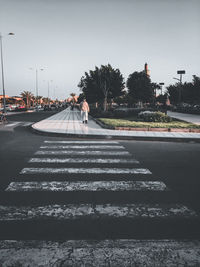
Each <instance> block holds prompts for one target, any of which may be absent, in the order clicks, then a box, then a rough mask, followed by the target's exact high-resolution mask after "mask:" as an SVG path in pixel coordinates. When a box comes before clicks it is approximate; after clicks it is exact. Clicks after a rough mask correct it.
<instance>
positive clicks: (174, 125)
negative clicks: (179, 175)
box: [96, 111, 200, 132]
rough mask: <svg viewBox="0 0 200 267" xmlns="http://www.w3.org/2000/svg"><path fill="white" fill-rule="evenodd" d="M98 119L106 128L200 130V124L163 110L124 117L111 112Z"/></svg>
mask: <svg viewBox="0 0 200 267" xmlns="http://www.w3.org/2000/svg"><path fill="white" fill-rule="evenodd" d="M105 115H106V114H105ZM96 121H97V123H99V124H100V125H101V126H102V127H104V128H107V129H115V130H129V131H131V130H132V131H165V132H200V125H196V124H193V123H189V122H185V121H181V120H178V119H175V118H172V117H169V116H167V115H165V113H162V112H150V111H144V112H140V113H139V114H138V115H131V116H127V117H123V118H122V117H121V116H117V114H115V115H113V116H112V114H109V117H103V118H102V117H99V118H96Z"/></svg>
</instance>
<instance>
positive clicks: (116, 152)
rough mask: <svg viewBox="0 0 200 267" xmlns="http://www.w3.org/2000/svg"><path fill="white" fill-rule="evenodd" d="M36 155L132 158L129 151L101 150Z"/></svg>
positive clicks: (64, 151) (47, 152)
mask: <svg viewBox="0 0 200 267" xmlns="http://www.w3.org/2000/svg"><path fill="white" fill-rule="evenodd" d="M35 155H83V156H87V155H95V156H96V155H105V156H106V155H108V156H110V155H113V156H124V155H126V156H131V155H130V153H129V152H128V151H100V150H93V151H90V150H85V151H75V150H48V151H43V150H39V151H37V152H35Z"/></svg>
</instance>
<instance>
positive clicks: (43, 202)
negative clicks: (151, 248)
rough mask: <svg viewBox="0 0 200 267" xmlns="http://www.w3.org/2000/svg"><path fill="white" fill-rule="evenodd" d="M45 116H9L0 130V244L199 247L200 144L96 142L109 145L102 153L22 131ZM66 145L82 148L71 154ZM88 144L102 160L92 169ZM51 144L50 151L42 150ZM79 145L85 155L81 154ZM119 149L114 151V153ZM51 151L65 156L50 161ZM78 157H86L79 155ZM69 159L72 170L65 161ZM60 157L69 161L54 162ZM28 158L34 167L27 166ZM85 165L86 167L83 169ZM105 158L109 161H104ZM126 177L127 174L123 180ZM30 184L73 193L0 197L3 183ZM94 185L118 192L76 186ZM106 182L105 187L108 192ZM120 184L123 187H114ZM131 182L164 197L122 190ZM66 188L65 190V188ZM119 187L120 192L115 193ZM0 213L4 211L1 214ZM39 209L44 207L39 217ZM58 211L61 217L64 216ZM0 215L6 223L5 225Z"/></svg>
mask: <svg viewBox="0 0 200 267" xmlns="http://www.w3.org/2000/svg"><path fill="white" fill-rule="evenodd" d="M51 114H52V113H51V112H39V113H25V114H17V115H11V116H9V124H8V125H6V126H0V140H1V146H0V166H1V167H0V173H1V175H0V176H1V178H0V192H1V194H0V213H1V216H2V218H1V219H0V239H1V240H6V239H7V240H9V239H10V240H12V239H15V240H30V239H32V240H33V239H34V240H54V241H55V240H63V241H64V240H68V239H72V240H75V239H93V240H94V239H97V240H104V239H130V238H132V239H139V240H145V239H154V240H155V239H191V240H194V239H195V240H197V239H198V240H199V238H200V230H199V222H200V221H199V213H200V175H199V174H200V161H199V159H200V144H198V143H180V142H179V143H175V142H174V143H173V142H170V143H169V142H155V141H154V142H149V141H124V140H123V141H120V140H114V141H112V140H101V141H105V142H108V144H106V145H108V146H109V145H111V148H109V147H107V148H106V147H104V146H105V144H103V143H100V144H98V140H95V139H91V140H86V139H72V138H64V137H48V136H43V135H39V134H36V133H34V132H32V131H31V129H30V125H29V124H31V123H33V122H36V121H40V120H42V119H44V118H45V117H48V116H50V115H51ZM58 141H62V142H63V141H64V143H62V142H60V143H59V142H58ZM70 141H72V142H70ZM74 141H76V142H77V144H78V145H80V143H81V145H82V146H83V147H79V148H78V147H77V148H75V147H74V145H75V144H76V143H74ZM79 141H80V142H79ZM82 141H86V142H85V143H84V142H82ZM91 141H92V142H94V141H97V143H96V144H95V145H97V147H98V148H99V151H100V152H98V153H100V154H99V155H100V156H98V157H101V160H104V162H101V164H100V163H99V162H96V163H95V162H93V163H92V160H95V157H96V156H94V153H93V152H94V148H92V146H91V144H92V143H91ZM56 142H57V143H56ZM109 142H110V143H109ZM52 145H53V146H54V147H53V148H49V147H48V146H52ZM58 145H60V146H61V147H57V146H58ZM86 145H87V148H86V147H84V146H86ZM92 145H94V144H92ZM62 146H64V147H62ZM70 146H71V147H70ZM90 146H91V147H90ZM115 146H116V147H115ZM117 146H118V147H117ZM119 146H122V148H120V149H119ZM47 147H48V149H51V151H53V152H52V153H53V154H52V155H48V153H46V151H47V150H48V149H47V150H46V148H47ZM72 148H74V150H72ZM106 149H107V150H106ZM56 150H58V151H60V150H64V151H66V152H65V153H67V154H66V155H64V156H63V155H62V154H58V155H57V156H56V154H55V151H56ZM86 150H87V151H89V152H88V154H87V153H83V154H80V152H81V153H82V152H83V151H84V152H86ZM96 150H98V149H97V148H96ZM118 150H119V151H118ZM38 151H42V152H39V153H38ZM69 151H71V152H69ZM74 151H75V152H74ZM103 151H104V152H105V151H107V152H109V153H110V152H111V153H112V155H109V153H108V154H107V155H106V153H105V154H104V152H103ZM121 151H122V156H121V154H120V153H121ZM124 152H125V154H124V155H125V156H123V153H124ZM41 153H44V155H43V154H41ZM45 153H46V154H45ZM59 153H60V152H59ZM69 153H71V154H69ZM74 153H77V154H74ZM78 153H79V154H78ZM95 153H97V152H95ZM126 153H129V155H128V156H129V157H126ZM77 157H78V158H79V160H80V163H77V162H74V161H73V159H74V160H75V161H76V159H77ZM46 158H48V160H49V159H51V160H52V159H53V160H54V159H55V158H57V161H56V162H54V163H53V162H52V163H50V162H46V163H44V162H42V161H41V159H43V160H44V159H45V160H46ZM66 158H68V160H70V161H71V162H68V163H66V162H64V161H63V162H62V160H66ZM122 158H123V160H124V161H125V162H123V164H122V165H120V164H119V163H118V161H113V162H112V160H113V159H114V160H119V159H122ZM30 159H32V160H33V161H34V160H35V162H32V163H30V162H29V161H30ZM58 159H59V160H60V162H59V161H58ZM86 159H87V160H88V162H86V161H85V162H84V160H86ZM108 159H110V160H111V162H106V160H108ZM127 159H128V160H127ZM129 160H130V161H129ZM131 160H132V162H131ZM134 161H138V162H134ZM122 166H123V167H122ZM133 169H134V170H133ZM91 170H92V171H91ZM132 171H133V172H134V171H135V173H130V172H132ZM141 171H142V172H143V173H140V172H141ZM148 172H149V173H148ZM31 181H34V182H35V183H38V182H39V183H40V182H43V183H44V182H48V181H54V183H55V184H54V185H53V186H54V187H56V186H58V185H57V184H56V182H64V181H68V182H69V183H70V186H71V187H74V188H75V189H74V190H73V189H70V190H68V191H59V190H58V189H56V190H46V191H41V190H36V191H34V190H29V191H27V190H24V191H23V192H20V191H18V190H14V191H12V190H11V191H5V189H6V188H7V187H8V186H9V185H10V183H11V182H31ZM77 181H79V182H80V184H77ZM94 181H95V182H98V181H101V183H102V182H104V183H105V186H106V187H107V186H113V187H114V186H117V187H118V189H116V190H114V189H113V190H104V189H99V190H97V191H95V190H93V189H92V190H85V191H84V190H83V187H84V183H86V184H87V183H88V182H90V186H91V188H94V186H97V187H98V184H95V185H94ZM109 181H112V182H113V184H111V185H110V184H109ZM121 181H123V182H124V183H125V184H123V185H122V184H121V183H118V182H121ZM133 181H147V182H148V181H152V182H155V181H158V182H159V183H161V184H160V185H159V186H162V185H163V184H164V185H165V186H166V188H167V190H160V189H159V190H156V189H155V190H135V191H134V190H127V188H128V186H130V184H129V185H128V184H126V183H127V182H129V183H132V182H133ZM40 185H41V184H40ZM43 186H44V184H43ZM45 186H47V187H48V185H45ZM51 186H52V185H51ZM62 186H66V184H65V185H63V184H62ZM67 186H68V188H69V184H67ZM78 186H79V187H78ZM87 186H88V184H87ZM121 186H124V187H123V188H125V189H126V190H124V189H119V188H121ZM131 186H133V184H131ZM140 186H141V184H139V187H140ZM148 186H149V185H148ZM148 186H147V187H148ZM76 188H78V189H77V190H76ZM80 188H82V189H80ZM80 205H81V210H80ZM8 207H11V209H10V210H5V209H7V208H8ZM13 207H14V208H13ZM41 207H45V210H42V208H41ZM58 207H59V211H58ZM119 207H120V208H119ZM171 207H172V208H171ZM13 209H16V210H15V211H13ZM27 209H28V211H27ZM66 209H67V210H68V213H69V214H68V213H67V214H66ZM74 210H76V212H75V213H74ZM5 214H8V216H10V218H14V219H9V220H6V218H4V215H5ZM24 214H27V215H26V216H25V215H24ZM41 214H42V215H41ZM179 215H180V216H179ZM182 215H183V216H182ZM5 216H7V215H5ZM12 216H14V217H12ZM24 216H25V217H24ZM3 218H4V219H3Z"/></svg>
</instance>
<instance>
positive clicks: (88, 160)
mask: <svg viewBox="0 0 200 267" xmlns="http://www.w3.org/2000/svg"><path fill="white" fill-rule="evenodd" d="M29 163H117V164H118V163H119V164H128V163H134V164H139V161H138V160H136V159H109V158H108V159H102V158H95V159H94V158H62V159H60V158H31V159H30V160H29Z"/></svg>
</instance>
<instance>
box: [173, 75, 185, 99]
mask: <svg viewBox="0 0 200 267" xmlns="http://www.w3.org/2000/svg"><path fill="white" fill-rule="evenodd" d="M177 74H180V78H179V79H178V78H173V79H175V80H178V81H179V83H180V86H179V91H178V103H181V87H182V75H183V74H185V70H177Z"/></svg>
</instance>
